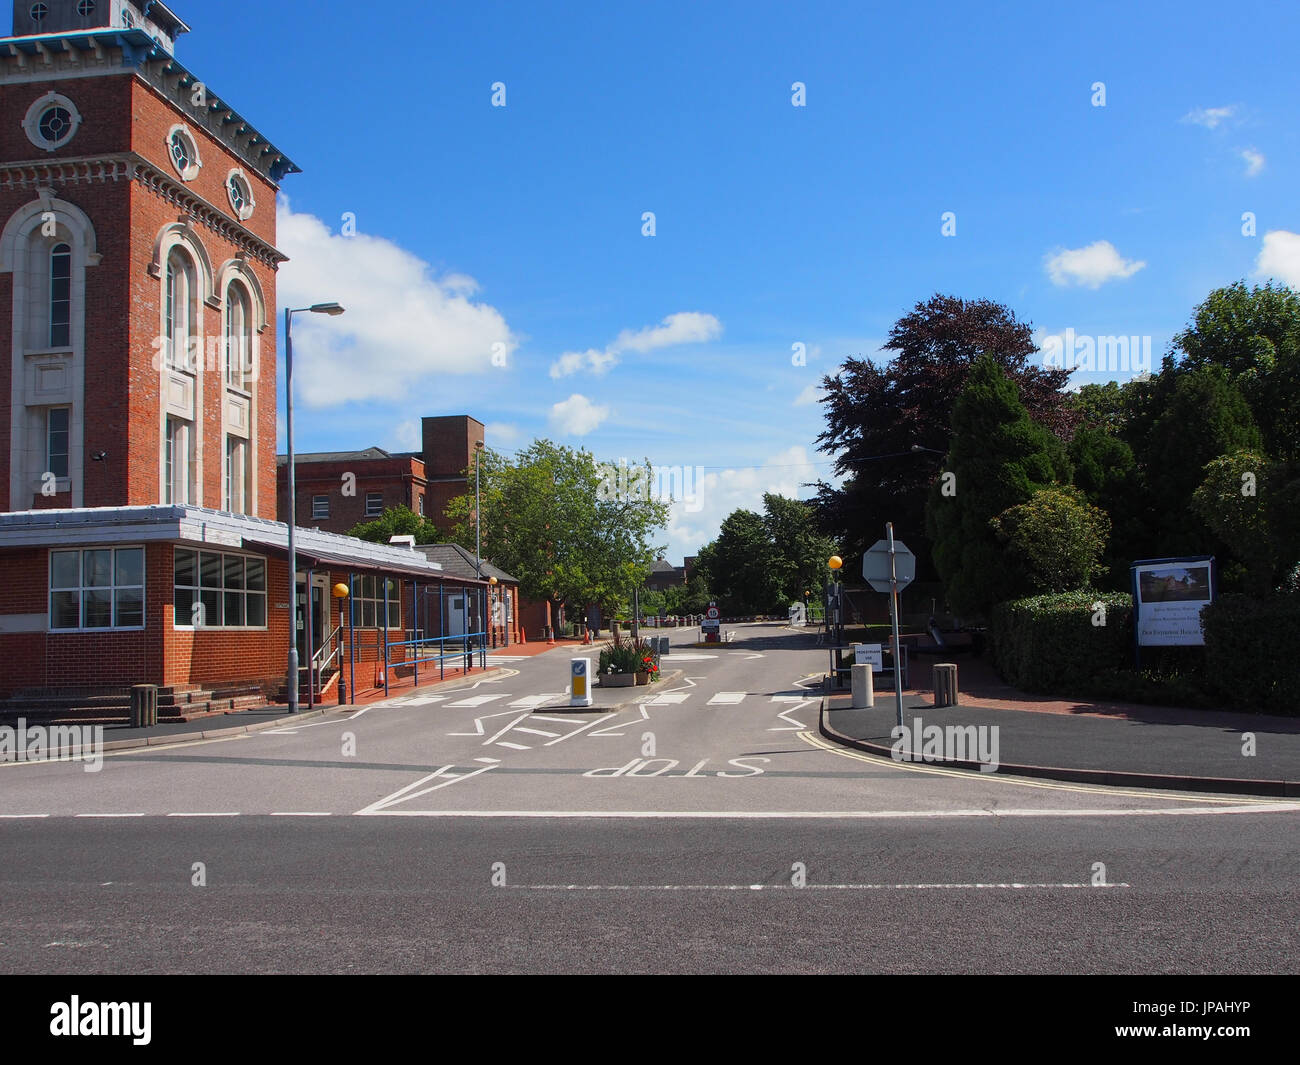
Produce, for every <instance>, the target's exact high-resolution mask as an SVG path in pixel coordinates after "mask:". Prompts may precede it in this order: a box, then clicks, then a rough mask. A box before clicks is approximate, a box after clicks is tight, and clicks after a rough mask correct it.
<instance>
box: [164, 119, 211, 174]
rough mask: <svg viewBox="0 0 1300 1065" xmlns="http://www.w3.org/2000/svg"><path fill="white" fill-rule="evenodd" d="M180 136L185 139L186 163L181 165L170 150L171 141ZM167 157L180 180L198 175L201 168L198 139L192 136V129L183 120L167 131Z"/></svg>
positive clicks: (201, 161) (201, 160)
mask: <svg viewBox="0 0 1300 1065" xmlns="http://www.w3.org/2000/svg"><path fill="white" fill-rule="evenodd" d="M177 136H180V137H182V138H184V140H185V149H186V165H184V166H182V165H181V164H180V163H179V162H177V160H176V156H175V154H174V153H173V151H172V141H173V140H174V139H175V138H176V137H177ZM166 148H167V158H168V160H169V161H170V162H171V164H172V169H173V170H175V171H176V173H177V174H179V175H180V179H181V180H182V181H193V180H194V179H195V178H196V177H198V176H199V171H200V170H202V169H203V157H202V155H200V153H199V139H198V138H197V137H196V136H194V131H193V130H191V129H190V127H189V126H187V125H186V124H185V123H184V122H177V123H176V125H174V126H172V127H171V129H169V130H168V131H167V143H166Z"/></svg>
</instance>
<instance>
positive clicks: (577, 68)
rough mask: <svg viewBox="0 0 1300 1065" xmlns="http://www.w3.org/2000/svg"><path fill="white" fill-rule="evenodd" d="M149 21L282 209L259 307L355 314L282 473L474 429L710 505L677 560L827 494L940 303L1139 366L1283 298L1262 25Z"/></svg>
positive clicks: (319, 328) (940, 17)
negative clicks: (746, 523)
mask: <svg viewBox="0 0 1300 1065" xmlns="http://www.w3.org/2000/svg"><path fill="white" fill-rule="evenodd" d="M173 6H174V8H175V9H176V10H177V12H178V13H179V14H180V15H181V16H182V17H183V18H185V19H186V20H187V21H188V22H190V24H191V25H192V27H193V31H194V32H193V33H192V34H190V35H188V36H187V37H183V38H182V39H181V41H180V44H179V48H178V54H179V55H180V57H181V58H182V59H183V61H184V62H185V63H186V64H187V65H188V66H189V67H190V68H191V69H193V70H195V71H196V73H198V74H199V75H200V76H202V77H204V78H205V79H206V80H207V81H208V83H209V84H210V85H211V86H212V88H213V90H214V91H215V92H216V93H218V94H219V95H221V96H224V97H225V98H228V99H229V100H230V101H231V102H232V103H233V104H234V105H235V106H236V107H238V108H239V109H241V110H242V111H243V112H244V113H245V114H246V115H247V116H248V117H249V118H250V119H251V120H252V121H253V122H254V123H256V124H257V125H258V127H259V128H260V129H261V130H262V131H263V132H264V133H265V134H266V135H267V136H269V137H270V138H271V139H272V140H273V141H274V142H275V143H276V144H277V145H278V146H280V147H281V148H282V149H284V150H285V151H287V152H288V153H289V154H290V156H292V157H293V158H294V159H295V161H296V162H297V163H298V164H299V165H300V166H301V167H302V168H303V170H304V171H305V173H303V174H301V175H297V176H294V177H291V178H289V179H287V180H286V181H285V183H284V188H283V192H284V194H285V195H284V203H282V208H281V210H282V225H281V240H280V243H281V245H282V247H284V249H285V250H286V252H287V253H288V254H290V255H291V256H292V258H293V261H292V262H291V263H290V264H288V265H286V266H285V267H284V268H283V271H282V277H281V294H282V298H283V299H286V300H289V299H292V300H294V301H295V302H298V301H305V302H315V301H319V300H329V299H337V300H339V301H340V302H342V303H344V304H345V305H346V306H348V307H349V314H348V315H346V316H344V317H343V318H339V319H330V320H325V319H321V320H314V319H312V320H300V321H301V325H300V326H298V327H296V328H295V354H296V360H295V384H296V386H297V387H298V389H299V391H298V392H297V397H298V407H297V411H298V414H299V416H298V418H296V433H297V445H298V448H299V450H303V451H306V450H312V449H323V448H336V447H345V446H357V447H362V446H366V445H371V444H377V445H380V446H385V447H389V448H411V447H415V446H416V445H417V437H416V426H417V425H418V420H419V417H420V416H421V415H423V414H460V413H466V414H471V415H473V416H475V417H478V418H479V419H481V420H482V421H484V422H486V423H488V425H489V432H488V438H489V439H488V442H489V444H490V445H492V446H494V447H498V448H501V449H503V450H512V449H515V448H518V447H522V446H524V445H526V444H527V443H528V442H529V441H530V440H532V439H533V438H534V437H537V436H549V437H551V438H552V439H556V440H560V441H563V442H565V443H569V444H581V445H583V446H586V447H588V448H589V449H591V450H592V451H594V452H595V453H596V454H597V456H598V457H600V458H603V459H610V460H616V459H618V458H620V457H627V458H630V459H646V458H648V459H649V460H650V461H651V462H653V463H655V464H656V465H659V466H666V467H667V466H682V467H690V468H695V467H704V468H705V471H704V479H703V481H702V482H701V483H700V484H699V486H698V491H697V493H696V494H697V499H696V501H695V502H694V503H693V504H692V505H690V506H689V507H688V506H681V507H678V508H677V511H676V512H675V516H674V521H673V524H672V526H671V527H670V529H669V531H668V533H666V534H665V535H664V537H663V539H664V541H665V542H666V543H667V544H668V557H669V558H670V559H673V560H679V559H680V557H681V556H682V555H683V554H685V553H691V552H693V551H694V549H695V548H697V547H698V546H699V545H700V543H702V542H704V541H705V540H707V539H709V538H711V537H712V536H713V535H714V534H715V533H716V528H717V524H718V522H719V521H720V520H721V518H723V517H725V515H726V514H727V513H729V512H730V511H731V510H732V509H734V508H735V507H737V506H751V507H757V506H758V504H759V501H760V497H761V493H762V492H763V491H764V490H765V489H768V490H780V491H784V492H786V493H787V494H796V493H800V492H801V490H800V488H799V486H800V484H801V483H803V482H806V481H809V480H812V479H813V478H815V477H816V476H818V475H822V474H825V473H827V472H828V471H829V462H830V456H827V455H824V454H820V453H817V452H816V451H815V450H814V448H813V442H814V439H815V437H816V435H817V433H818V432H819V431H820V429H821V427H822V418H821V414H820V408H819V406H818V405H817V403H816V402H815V401H814V398H815V388H816V384H817V382H818V381H819V379H820V377H821V376H822V374H824V373H828V372H833V371H834V369H835V368H836V366H838V365H839V362H840V361H841V360H842V359H843V358H844V357H845V356H849V355H867V356H872V355H875V354H876V352H877V348H878V345H879V343H880V341H881V339H882V338H883V337H884V336H885V335H886V334H887V332H888V330H889V328H890V326H891V324H892V323H893V322H894V321H895V320H896V319H897V318H898V317H899V316H900V315H901V314H903V313H905V312H906V311H907V310H908V309H909V308H910V307H911V306H912V305H913V304H915V303H916V302H917V301H918V300H923V299H925V298H927V297H929V296H930V295H931V294H933V293H934V292H936V291H938V292H945V293H951V294H954V295H958V296H962V297H966V298H988V299H993V300H998V301H1001V302H1005V303H1007V304H1008V305H1010V306H1011V307H1012V308H1013V309H1014V310H1015V311H1016V312H1017V314H1018V315H1019V316H1020V317H1021V318H1022V319H1027V320H1029V321H1031V322H1032V323H1033V325H1034V327H1035V329H1036V330H1037V331H1038V332H1039V333H1040V335H1042V336H1043V338H1044V340H1045V342H1047V340H1046V338H1047V337H1048V336H1049V335H1060V334H1064V332H1065V330H1067V329H1070V330H1073V331H1074V335H1075V336H1083V337H1089V336H1103V335H1124V336H1148V337H1150V338H1151V343H1152V347H1153V351H1152V354H1153V357H1154V359H1155V361H1156V362H1157V363H1158V361H1159V358H1160V355H1161V354H1162V353H1163V352H1164V351H1165V349H1166V348H1167V345H1168V341H1169V338H1170V336H1171V335H1172V334H1173V333H1174V332H1176V331H1177V330H1178V329H1179V328H1181V327H1182V326H1183V325H1184V324H1185V322H1186V321H1187V319H1188V317H1189V315H1190V313H1191V311H1192V308H1193V307H1194V306H1195V304H1196V303H1197V302H1198V301H1200V300H1201V299H1203V298H1204V297H1205V295H1206V294H1208V292H1209V291H1210V290H1211V289H1212V288H1214V287H1215V286H1217V285H1221V284H1225V283H1228V282H1231V281H1233V280H1237V279H1240V278H1247V279H1250V280H1256V279H1261V280H1262V278H1263V277H1265V276H1274V277H1278V278H1281V279H1283V280H1286V281H1287V282H1288V283H1290V284H1300V236H1297V235H1296V234H1297V233H1300V197H1297V196H1296V193H1295V189H1296V176H1297V161H1298V158H1297V157H1298V153H1300V143H1298V139H1297V124H1296V122H1295V120H1294V116H1295V115H1296V114H1297V113H1300V78H1298V77H1297V75H1296V72H1295V71H1296V65H1295V61H1294V56H1295V48H1296V44H1297V41H1298V40H1300V34H1297V29H1300V12H1297V10H1296V9H1295V8H1294V7H1291V6H1290V5H1275V4H1271V3H1270V4H1264V3H1240V4H1234V5H1232V6H1231V7H1227V8H1225V7H1224V6H1223V5H1221V4H1215V5H1211V4H1208V3H1201V2H1198V0H1189V2H1181V3H1177V4H1145V3H1144V4H1142V5H1131V4H1119V3H1115V4H1111V3H1090V4H1087V5H1060V7H1069V8H1070V10H1064V11H1063V10H1057V8H1058V5H1052V4H1042V3H1024V4H998V5H986V4H980V5H973V4H972V5H966V4H963V5H944V4H925V3H913V4H908V5H888V7H889V8H890V9H889V10H882V9H880V8H878V6H877V5H870V6H868V5H859V4H848V3H845V4H818V3H800V4H797V5H796V4H788V3H782V4H774V3H752V2H748V3H743V4H741V3H717V2H707V0H706V2H696V3H654V4H649V3H646V4H609V3H590V4H587V3H583V4H547V5H524V4H519V3H515V4H498V3H475V4H455V5H451V4H431V3H415V2H410V0H389V2H386V3H378V4H367V5H355V4H346V3H343V2H341V0H320V2H316V3H313V4H311V5H310V9H311V13H310V16H309V17H304V13H303V5H299V4H287V3H277V4H263V3H255V2H253V0H223V2H222V3H220V4H217V3H206V2H205V3H198V2H187V0H177V2H176V3H175V4H174V5H173ZM896 7H897V8H901V10H898V9H895V8H896ZM244 25H250V26H256V27H257V29H258V32H259V38H258V40H257V42H256V44H255V45H254V46H252V47H249V46H248V41H247V38H246V37H245V36H244V35H243V34H242V32H239V31H237V30H236V27H240V26H244ZM497 82H500V83H504V86H505V106H504V107H494V106H492V97H493V90H492V86H493V83H497ZM795 82H802V83H803V84H804V85H805V86H806V90H805V100H806V106H802V107H796V106H793V105H792V95H793V91H792V86H793V84H794V83H795ZM1097 82H1102V83H1104V92H1105V106H1094V100H1095V99H1097V93H1096V90H1094V88H1093V86H1094V84H1095V83H1097ZM647 211H649V212H653V213H654V216H655V235H654V236H644V235H643V234H642V229H643V220H642V219H643V213H644V212H647ZM348 212H351V213H352V214H354V215H355V217H356V235H355V236H352V237H347V236H343V235H342V234H341V230H342V229H343V227H344V215H345V213H348ZM944 212H953V213H954V214H955V229H956V233H955V235H954V236H944V235H943V234H942V231H941V227H942V224H943V215H944ZM1245 212H1253V214H1254V216H1255V227H1256V229H1255V234H1254V235H1253V236H1247V235H1243V232H1242V229H1243V222H1242V215H1243V213H1245ZM1048 343H1050V342H1048ZM796 344H802V345H804V350H805V351H806V353H807V361H806V365H802V366H799V365H794V364H792V363H793V361H794V360H793V357H792V353H793V351H794V349H793V345H796ZM494 345H496V347H495V348H494ZM1049 350H1050V347H1049ZM1076 350H1077V349H1076ZM494 352H495V354H496V360H495V361H496V362H497V363H500V362H505V364H506V365H504V366H501V365H494V359H493V355H494ZM566 355H568V358H567V359H565V358H564V357H565V356H566ZM1126 376H1128V373H1126V372H1123V371H1122V369H1120V370H1118V371H1115V372H1101V373H1094V374H1087V373H1080V374H1079V375H1077V378H1076V379H1077V380H1078V381H1079V382H1082V381H1086V380H1102V379H1107V378H1121V379H1122V378H1124V377H1126ZM575 397H576V398H575ZM803 494H806V493H803Z"/></svg>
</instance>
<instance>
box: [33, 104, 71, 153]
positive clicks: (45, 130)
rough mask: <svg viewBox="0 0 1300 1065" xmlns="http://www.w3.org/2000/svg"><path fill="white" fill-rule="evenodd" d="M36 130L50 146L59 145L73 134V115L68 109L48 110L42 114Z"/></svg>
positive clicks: (51, 108) (56, 108)
mask: <svg viewBox="0 0 1300 1065" xmlns="http://www.w3.org/2000/svg"><path fill="white" fill-rule="evenodd" d="M36 128H37V129H38V130H39V131H40V134H41V136H42V137H44V138H45V139H46V140H47V141H48V142H49V143H50V144H58V143H59V142H60V141H63V140H66V139H67V138H68V137H69V136H70V135H71V134H72V115H71V114H70V113H69V112H68V109H67V108H66V107H50V108H47V109H46V110H45V111H42V112H41V118H40V121H39V122H38V123H37V124H36Z"/></svg>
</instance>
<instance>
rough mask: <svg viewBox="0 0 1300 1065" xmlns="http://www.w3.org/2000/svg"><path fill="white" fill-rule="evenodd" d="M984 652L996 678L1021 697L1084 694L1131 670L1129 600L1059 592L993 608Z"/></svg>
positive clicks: (1092, 593) (1102, 594)
mask: <svg viewBox="0 0 1300 1065" xmlns="http://www.w3.org/2000/svg"><path fill="white" fill-rule="evenodd" d="M1098 604H1101V605H1102V606H1104V607H1105V612H1104V623H1101V624H1098V623H1097V621H1099V620H1103V615H1102V613H1101V612H1100V611H1099V610H1098V609H1097V607H1098ZM989 649H990V651H991V653H992V657H993V664H994V666H995V667H996V668H997V670H998V672H999V673H1000V674H1002V676H1003V678H1004V679H1005V680H1006V681H1007V682H1008V683H1009V684H1011V685H1013V686H1015V687H1017V688H1020V689H1022V690H1024V691H1031V692H1063V691H1068V690H1069V689H1075V690H1082V689H1086V688H1088V687H1089V686H1090V685H1091V682H1093V681H1094V680H1095V679H1096V678H1098V677H1099V676H1101V675H1103V674H1105V673H1107V672H1108V671H1110V670H1114V669H1117V668H1123V667H1125V666H1127V665H1131V664H1132V661H1133V597H1132V596H1131V595H1125V594H1123V593H1117V592H1098V591H1087V592H1062V593H1060V594H1057V595H1039V596H1034V597H1033V598H1030V599H1016V600H1013V601H1011V602H1008V603H999V604H998V605H997V606H995V607H994V608H993V610H992V612H991V614H990V616H989Z"/></svg>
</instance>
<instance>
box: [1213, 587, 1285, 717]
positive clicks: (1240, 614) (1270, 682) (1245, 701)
mask: <svg viewBox="0 0 1300 1065" xmlns="http://www.w3.org/2000/svg"><path fill="white" fill-rule="evenodd" d="M1201 629H1202V631H1203V632H1204V633H1205V665H1206V682H1207V685H1208V686H1209V687H1210V688H1211V690H1213V691H1214V692H1215V694H1217V695H1219V696H1220V697H1221V698H1222V699H1224V700H1225V701H1227V702H1229V703H1230V704H1231V705H1233V706H1237V707H1241V708H1242V709H1251V710H1261V711H1264V712H1266V713H1272V714H1289V715H1293V716H1294V715H1300V655H1297V654H1296V653H1295V650H1294V648H1295V640H1296V633H1297V632H1300V595H1295V594H1290V593H1285V592H1283V593H1280V594H1277V595H1271V596H1268V597H1267V598H1264V599H1253V598H1251V597H1250V596H1245V595H1223V596H1220V597H1219V598H1218V599H1217V600H1216V601H1215V602H1213V603H1210V604H1209V605H1208V606H1206V608H1205V609H1204V610H1203V611H1202V612H1201ZM1288 647H1290V648H1291V650H1290V651H1288V650H1287V648H1288Z"/></svg>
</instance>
